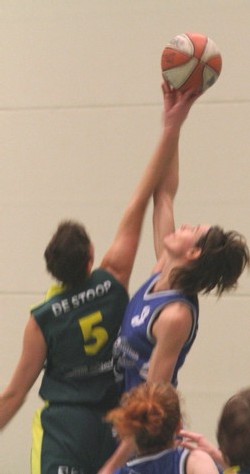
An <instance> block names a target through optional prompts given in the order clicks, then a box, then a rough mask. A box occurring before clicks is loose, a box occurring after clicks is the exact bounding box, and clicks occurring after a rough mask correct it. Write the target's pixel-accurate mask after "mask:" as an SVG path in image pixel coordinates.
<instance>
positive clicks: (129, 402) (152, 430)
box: [106, 383, 181, 454]
mask: <svg viewBox="0 0 250 474" xmlns="http://www.w3.org/2000/svg"><path fill="white" fill-rule="evenodd" d="M106 420H107V421H109V422H110V423H112V424H113V425H114V427H115V430H116V431H117V433H118V436H119V437H120V438H121V439H123V438H125V437H127V436H129V437H130V436H132V437H134V440H135V443H136V445H137V447H138V451H139V453H140V454H150V453H154V452H159V451H162V450H163V449H166V448H170V447H172V446H173V441H174V435H175V433H176V431H177V429H178V428H179V425H180V420H181V411H180V402H179V398H178V395H177V392H176V390H175V389H174V388H173V387H172V385H170V384H163V383H162V384H149V383H143V384H140V385H138V386H137V387H135V388H133V389H132V390H130V391H129V392H127V393H125V394H124V395H123V396H122V399H121V403H120V407H118V408H115V409H113V410H111V411H110V412H109V413H108V415H107V417H106Z"/></svg>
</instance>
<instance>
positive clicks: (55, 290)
mask: <svg viewBox="0 0 250 474" xmlns="http://www.w3.org/2000/svg"><path fill="white" fill-rule="evenodd" d="M64 291H66V286H63V285H59V284H54V285H52V286H51V287H50V288H49V289H48V291H47V293H46V296H45V301H49V300H50V299H51V298H53V297H54V296H57V295H61V294H62V293H64Z"/></svg>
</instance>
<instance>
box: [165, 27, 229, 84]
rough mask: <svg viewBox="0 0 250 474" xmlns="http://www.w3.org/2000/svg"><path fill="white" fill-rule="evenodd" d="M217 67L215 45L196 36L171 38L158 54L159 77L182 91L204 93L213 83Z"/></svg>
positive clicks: (185, 35) (217, 60) (218, 57)
mask: <svg viewBox="0 0 250 474" xmlns="http://www.w3.org/2000/svg"><path fill="white" fill-rule="evenodd" d="M221 68H222V57H221V54H220V51H219V49H218V48H217V46H216V44H215V42H214V41H213V40H211V39H210V38H208V36H206V35H202V34H199V33H184V34H180V35H177V36H175V37H174V38H173V39H172V40H171V41H170V42H169V43H168V44H167V46H166V47H165V49H164V50H163V52H162V57H161V69H162V75H163V78H164V80H165V81H167V82H168V83H169V84H170V86H171V87H173V88H174V89H178V90H181V91H182V92H184V91H186V90H188V89H189V90H193V91H194V93H196V92H205V90H206V89H208V88H209V87H211V86H212V85H213V84H214V83H215V82H216V81H217V79H218V77H219V75H220V72H221Z"/></svg>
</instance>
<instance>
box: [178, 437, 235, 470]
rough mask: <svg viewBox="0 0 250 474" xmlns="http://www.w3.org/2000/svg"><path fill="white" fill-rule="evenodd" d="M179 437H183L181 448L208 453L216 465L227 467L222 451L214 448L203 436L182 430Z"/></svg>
mask: <svg viewBox="0 0 250 474" xmlns="http://www.w3.org/2000/svg"><path fill="white" fill-rule="evenodd" d="M178 435H179V436H181V437H182V441H181V442H180V443H179V446H182V447H183V448H187V449H189V450H190V451H193V450H194V449H201V450H202V451H205V452H206V453H208V454H209V455H210V456H211V458H212V459H213V460H214V461H215V462H216V463H219V464H220V465H221V466H225V467H227V465H226V464H225V461H224V459H223V456H222V453H221V451H220V449H218V448H217V447H216V446H214V445H213V444H212V443H211V442H210V441H208V440H207V438H206V437H205V436H203V435H202V434H199V433H194V432H192V431H186V430H180V432H179V433H178Z"/></svg>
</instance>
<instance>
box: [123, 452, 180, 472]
mask: <svg viewBox="0 0 250 474" xmlns="http://www.w3.org/2000/svg"><path fill="white" fill-rule="evenodd" d="M188 455H189V451H188V450H187V449H184V448H177V449H166V450H164V451H161V452H160V453H157V454H151V455H148V456H144V457H141V458H136V459H134V460H133V461H130V462H128V463H127V464H126V466H124V467H123V468H121V469H119V470H117V471H115V474H186V462H187V458H188Z"/></svg>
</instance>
